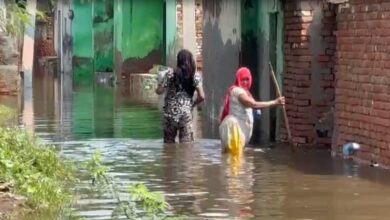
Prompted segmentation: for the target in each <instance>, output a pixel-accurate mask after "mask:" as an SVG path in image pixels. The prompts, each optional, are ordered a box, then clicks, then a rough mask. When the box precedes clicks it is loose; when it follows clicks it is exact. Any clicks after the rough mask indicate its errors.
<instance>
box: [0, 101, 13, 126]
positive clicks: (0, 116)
mask: <svg viewBox="0 0 390 220" xmlns="http://www.w3.org/2000/svg"><path fill="white" fill-rule="evenodd" d="M15 117H16V111H15V110H13V109H11V108H9V107H7V106H4V105H0V126H6V125H7V124H8V123H9V122H10V121H11V120H12V119H14V118H15Z"/></svg>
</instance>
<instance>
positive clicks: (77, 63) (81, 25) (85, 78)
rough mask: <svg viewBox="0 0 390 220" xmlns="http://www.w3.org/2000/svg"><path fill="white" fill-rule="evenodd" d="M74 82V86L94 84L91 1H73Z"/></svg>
mask: <svg viewBox="0 0 390 220" xmlns="http://www.w3.org/2000/svg"><path fill="white" fill-rule="evenodd" d="M72 8H73V14H74V18H73V20H72V40H73V81H74V84H76V85H77V84H89V83H92V82H93V70H94V62H93V57H94V49H93V48H94V46H93V40H92V39H93V8H92V4H91V3H90V2H89V1H83V0H73V1H72Z"/></svg>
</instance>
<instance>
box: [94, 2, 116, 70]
mask: <svg viewBox="0 0 390 220" xmlns="http://www.w3.org/2000/svg"><path fill="white" fill-rule="evenodd" d="M113 6H114V5H113V2H112V0H94V1H93V46H94V48H93V49H94V67H95V72H112V71H113V61H114V57H113V41H114V39H113V32H114V30H113V29H114V14H113Z"/></svg>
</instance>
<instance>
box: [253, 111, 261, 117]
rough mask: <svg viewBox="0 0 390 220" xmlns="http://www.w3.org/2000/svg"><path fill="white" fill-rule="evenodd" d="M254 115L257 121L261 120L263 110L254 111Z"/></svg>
mask: <svg viewBox="0 0 390 220" xmlns="http://www.w3.org/2000/svg"><path fill="white" fill-rule="evenodd" d="M253 115H254V118H255V119H260V118H261V110H260V109H254V111H253Z"/></svg>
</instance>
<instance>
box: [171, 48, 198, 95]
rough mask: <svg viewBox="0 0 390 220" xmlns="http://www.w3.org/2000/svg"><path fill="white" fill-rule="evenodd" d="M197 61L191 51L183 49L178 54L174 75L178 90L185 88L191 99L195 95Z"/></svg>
mask: <svg viewBox="0 0 390 220" xmlns="http://www.w3.org/2000/svg"><path fill="white" fill-rule="evenodd" d="M195 69H196V66H195V60H194V57H193V55H192V53H191V52H190V51H189V50H186V49H182V50H180V51H179V53H178V54H177V66H176V69H175V73H174V81H175V86H176V89H177V90H178V89H179V87H180V86H181V88H183V89H184V90H185V91H186V92H187V93H188V95H190V96H191V97H192V96H193V95H194V92H195V86H194V76H195Z"/></svg>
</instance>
